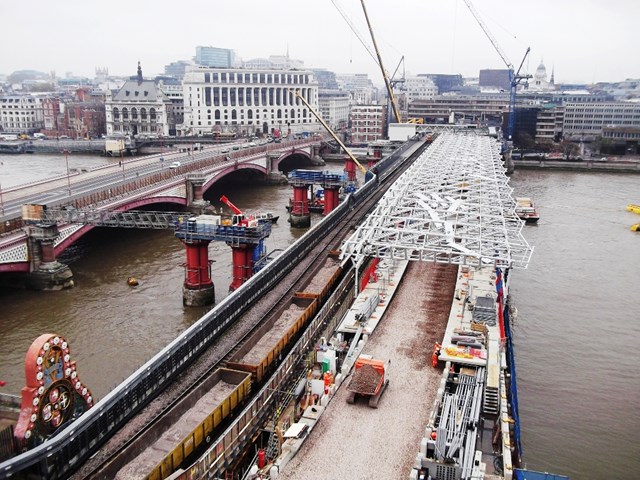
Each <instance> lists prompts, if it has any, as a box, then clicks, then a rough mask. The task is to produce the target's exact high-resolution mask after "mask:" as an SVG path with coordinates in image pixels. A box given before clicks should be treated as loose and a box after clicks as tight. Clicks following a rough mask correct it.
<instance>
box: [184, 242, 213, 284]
mask: <svg viewBox="0 0 640 480" xmlns="http://www.w3.org/2000/svg"><path fill="white" fill-rule="evenodd" d="M184 245H185V247H186V249H187V264H186V266H185V279H184V287H185V288H187V289H190V290H200V289H202V288H209V287H211V286H212V285H213V281H212V280H211V272H210V271H209V241H208V240H195V241H190V242H189V243H185V244H184Z"/></svg>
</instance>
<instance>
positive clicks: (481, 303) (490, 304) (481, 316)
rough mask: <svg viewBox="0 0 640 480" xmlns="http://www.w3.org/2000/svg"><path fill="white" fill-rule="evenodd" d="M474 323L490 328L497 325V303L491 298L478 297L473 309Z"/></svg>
mask: <svg viewBox="0 0 640 480" xmlns="http://www.w3.org/2000/svg"><path fill="white" fill-rule="evenodd" d="M473 321H474V322H476V323H484V324H485V325H488V326H494V325H495V324H496V302H495V300H494V299H493V298H491V297H478V298H477V299H476V304H475V306H474V308H473Z"/></svg>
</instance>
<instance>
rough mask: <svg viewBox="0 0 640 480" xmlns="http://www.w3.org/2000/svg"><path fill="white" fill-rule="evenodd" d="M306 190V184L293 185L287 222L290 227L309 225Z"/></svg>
mask: <svg viewBox="0 0 640 480" xmlns="http://www.w3.org/2000/svg"><path fill="white" fill-rule="evenodd" d="M308 191H309V186H308V185H294V187H293V201H292V203H291V212H290V214H289V222H290V223H291V226H292V227H299V228H306V227H309V226H311V214H310V213H309V194H308Z"/></svg>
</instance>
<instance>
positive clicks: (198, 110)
mask: <svg viewBox="0 0 640 480" xmlns="http://www.w3.org/2000/svg"><path fill="white" fill-rule="evenodd" d="M182 88H183V96H184V123H183V124H182V126H181V128H180V132H181V133H182V134H183V135H209V134H211V133H212V132H214V131H226V132H235V133H237V134H239V135H252V134H256V133H265V134H266V133H273V132H274V131H275V130H279V131H281V132H283V133H288V132H291V133H297V132H303V131H320V129H321V125H320V123H319V122H318V121H317V120H316V118H315V117H314V116H313V114H312V113H311V111H310V110H309V109H308V108H307V107H306V106H305V105H304V104H303V102H302V101H301V100H300V99H299V98H297V97H296V96H295V95H294V94H293V92H292V91H291V89H295V90H297V91H299V92H300V94H301V95H302V96H303V98H304V99H305V100H306V101H307V102H308V103H309V105H311V108H313V110H314V111H316V112H317V111H318V83H317V82H316V80H315V78H314V76H313V73H312V72H310V71H307V70H294V69H292V70H278V69H255V70H253V69H243V68H210V67H202V66H197V67H191V68H189V69H187V71H186V72H185V76H184V79H183V82H182Z"/></svg>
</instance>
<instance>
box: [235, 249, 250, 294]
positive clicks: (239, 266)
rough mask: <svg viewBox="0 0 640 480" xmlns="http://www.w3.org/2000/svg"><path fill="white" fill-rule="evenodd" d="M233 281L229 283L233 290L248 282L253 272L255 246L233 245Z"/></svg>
mask: <svg viewBox="0 0 640 480" xmlns="http://www.w3.org/2000/svg"><path fill="white" fill-rule="evenodd" d="M231 256H232V264H233V281H232V282H231V285H229V291H230V292H232V291H234V290H236V289H237V288H239V287H240V285H242V284H243V283H244V282H246V281H247V280H248V279H249V278H251V275H252V273H253V265H252V263H253V248H251V246H250V245H239V246H237V247H231Z"/></svg>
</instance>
